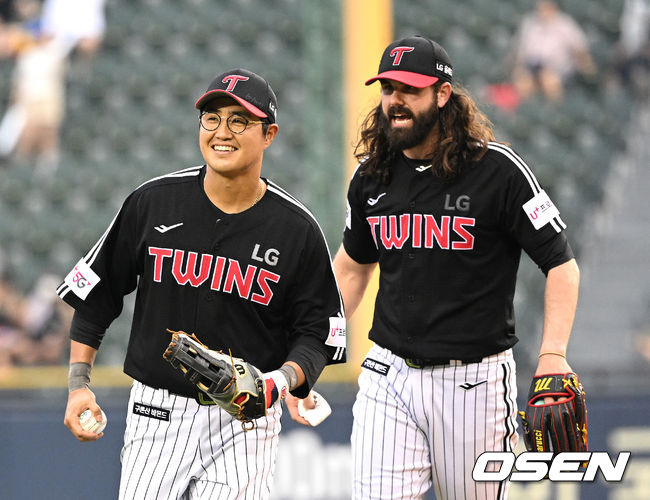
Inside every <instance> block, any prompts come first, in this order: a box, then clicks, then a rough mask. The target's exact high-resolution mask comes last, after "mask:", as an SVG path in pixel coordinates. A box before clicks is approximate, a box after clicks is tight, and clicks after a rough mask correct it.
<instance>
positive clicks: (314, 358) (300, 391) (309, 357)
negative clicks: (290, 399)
mask: <svg viewBox="0 0 650 500" xmlns="http://www.w3.org/2000/svg"><path fill="white" fill-rule="evenodd" d="M327 360H328V357H327V354H325V353H323V352H321V351H320V350H319V349H314V347H313V346H310V345H305V344H301V345H297V346H296V347H295V348H294V349H292V350H291V353H290V354H289V357H288V358H287V361H293V362H294V363H296V364H297V365H298V366H300V368H302V371H303V373H304V374H305V383H304V384H302V385H301V386H298V387H296V388H295V389H294V390H293V391H291V394H293V395H294V396H296V397H297V398H306V397H307V396H308V395H309V391H310V390H311V388H312V386H313V385H314V384H315V383H316V380H317V379H318V377H319V376H320V374H321V372H322V371H323V369H324V368H325V365H327Z"/></svg>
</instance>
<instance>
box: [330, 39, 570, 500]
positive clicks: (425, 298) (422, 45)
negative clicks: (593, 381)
mask: <svg viewBox="0 0 650 500" xmlns="http://www.w3.org/2000/svg"><path fill="white" fill-rule="evenodd" d="M373 82H378V83H379V85H380V92H381V101H380V103H379V104H378V105H377V107H376V108H375V109H373V110H372V111H371V112H370V113H369V115H368V116H367V118H366V120H365V122H364V123H363V125H362V128H361V136H360V141H359V143H358V145H357V149H356V151H355V153H356V157H357V159H358V160H359V161H360V164H359V166H358V168H357V170H356V172H355V173H354V175H353V177H352V180H351V181H350V185H349V190H348V207H347V217H346V225H345V230H344V236H343V244H342V246H341V248H340V250H339V251H338V253H337V255H336V257H335V259H334V268H335V271H336V276H337V280H338V283H339V285H340V287H341V293H342V295H343V302H344V304H345V310H346V316H347V317H348V318H349V317H350V316H351V315H352V314H353V313H354V311H355V309H356V308H357V306H358V304H359V302H360V300H361V298H362V295H363V293H364V291H365V289H366V286H367V283H368V281H369V279H370V277H371V274H372V273H373V271H374V269H375V268H376V267H377V265H379V270H380V273H379V291H378V293H377V297H376V302H375V310H374V318H373V323H372V328H371V330H370V333H369V336H370V339H371V340H372V341H374V346H373V347H372V348H371V349H370V352H368V354H367V357H366V358H365V360H364V361H363V365H362V373H361V375H360V377H359V392H358V395H357V399H356V402H355V404H354V407H353V414H354V424H353V431H352V454H353V466H354V473H353V477H354V484H353V489H354V495H353V497H354V498H355V499H366V500H367V499H382V500H385V499H389V498H390V499H397V498H421V497H422V496H423V495H424V494H425V492H426V491H427V490H429V489H430V488H431V486H433V489H434V491H435V493H436V496H437V498H438V499H439V500H442V499H452V498H455V499H460V498H462V499H501V498H505V497H506V495H507V490H508V484H507V482H505V481H504V482H475V481H474V480H473V479H472V469H473V466H474V464H475V462H476V459H477V457H478V456H479V455H481V453H483V452H485V451H501V452H503V451H512V450H513V449H514V447H515V444H516V441H517V432H516V430H517V423H516V415H517V413H516V410H517V408H516V396H517V391H516V387H517V386H516V380H515V363H514V361H513V355H512V347H513V345H514V344H515V343H516V342H517V337H516V336H515V316H514V310H513V297H514V293H515V281H516V276H517V268H518V265H519V259H520V255H521V251H522V249H523V250H524V251H525V252H526V253H527V254H528V255H529V256H530V257H531V258H532V259H533V261H534V262H535V263H536V264H537V265H538V266H539V268H540V269H541V271H542V272H543V273H544V274H545V275H546V295H545V317H544V329H543V335H542V341H541V349H540V355H539V364H538V366H537V373H536V374H537V375H543V374H557V373H562V374H564V373H567V372H570V371H571V370H570V368H569V365H568V364H567V360H566V349H567V343H568V340H569V335H570V331H571V328H572V323H573V319H574V314H575V309H576V304H577V297H578V283H579V271H578V267H577V265H576V261H575V259H574V257H573V254H572V251H571V248H570V246H569V243H568V241H567V237H566V234H565V231H564V230H565V225H564V223H563V222H562V219H561V218H560V216H559V212H558V210H557V208H556V207H555V205H553V203H552V201H551V200H550V198H549V197H548V195H547V194H546V193H545V192H544V190H543V189H542V187H541V186H540V184H539V183H538V181H537V179H536V178H535V175H534V174H533V172H532V170H531V169H530V167H529V166H528V165H527V164H526V163H525V162H524V160H523V159H522V158H520V157H519V155H518V154H517V153H515V151H514V150H512V149H511V148H510V147H508V146H506V145H504V144H501V143H497V142H494V135H493V132H492V129H491V124H490V122H489V121H488V119H487V118H486V117H485V116H484V115H483V114H482V113H481V112H480V111H479V109H478V108H477V106H476V104H475V103H474V101H473V100H472V98H471V97H470V96H469V95H468V94H467V92H466V91H465V90H464V89H463V88H462V87H460V86H459V85H457V84H456V83H454V80H453V68H452V63H451V60H450V58H449V56H448V54H447V52H446V51H445V50H444V49H443V48H442V47H441V46H440V45H439V44H437V43H436V42H434V41H432V40H429V39H427V38H424V37H419V36H413V37H408V38H404V39H401V40H397V41H395V42H393V43H391V44H390V45H389V46H388V47H387V48H386V49H385V51H384V53H383V55H382V58H381V62H380V64H379V72H378V74H377V75H376V76H374V77H372V78H371V79H369V80H368V81H367V82H366V85H369V84H371V83H373ZM548 399H550V401H553V400H554V398H553V397H552V396H549V397H548Z"/></svg>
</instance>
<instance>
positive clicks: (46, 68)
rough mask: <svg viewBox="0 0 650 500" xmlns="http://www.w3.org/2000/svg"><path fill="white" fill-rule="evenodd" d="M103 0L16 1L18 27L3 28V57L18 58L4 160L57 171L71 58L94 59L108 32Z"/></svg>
mask: <svg viewBox="0 0 650 500" xmlns="http://www.w3.org/2000/svg"><path fill="white" fill-rule="evenodd" d="M104 3H105V0H45V2H44V3H43V5H42V10H41V3H40V2H39V1H37V0H15V5H14V10H15V12H16V14H17V18H18V20H19V22H16V23H14V24H11V25H5V29H3V30H2V33H1V34H0V55H3V54H4V55H5V57H6V56H10V57H14V58H15V61H16V62H15V67H14V72H13V77H12V87H11V96H10V100H9V106H8V108H7V110H6V111H5V114H4V117H3V118H2V121H0V157H8V156H9V155H12V154H14V155H15V156H16V157H18V158H23V159H25V160H26V161H28V162H31V161H33V162H34V164H35V166H36V171H37V173H41V174H46V175H51V173H52V171H53V170H54V169H55V168H56V167H57V165H58V161H59V151H60V145H59V141H60V128H61V125H62V122H63V118H64V114H65V85H66V68H67V57H68V56H69V55H70V54H71V53H75V51H76V53H80V54H82V55H85V56H91V55H94V53H95V52H96V50H97V49H98V47H99V46H100V44H101V41H102V39H103V35H104V29H105V19H104Z"/></svg>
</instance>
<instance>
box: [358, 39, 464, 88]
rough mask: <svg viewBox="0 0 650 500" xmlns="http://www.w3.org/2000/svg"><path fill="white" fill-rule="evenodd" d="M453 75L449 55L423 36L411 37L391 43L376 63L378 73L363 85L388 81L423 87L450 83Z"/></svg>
mask: <svg viewBox="0 0 650 500" xmlns="http://www.w3.org/2000/svg"><path fill="white" fill-rule="evenodd" d="M452 75H453V70H452V65H451V59H449V54H447V51H446V50H445V49H443V48H442V47H441V46H440V45H439V44H438V43H436V42H434V41H433V40H429V39H428V38H425V37H423V36H419V35H416V36H410V37H407V38H402V39H401V40H397V41H395V42H393V43H391V44H390V45H389V46H388V47H386V50H384V54H383V55H382V56H381V62H380V63H379V73H378V74H377V76H373V77H372V78H371V79H370V80H368V81H367V82H366V85H370V84H371V83H373V82H375V81H377V80H380V79H382V78H387V79H389V80H396V81H398V82H401V83H404V84H406V85H410V86H411V87H418V88H424V87H428V86H429V85H433V84H434V83H436V82H437V81H438V80H442V81H445V82H451V80H452Z"/></svg>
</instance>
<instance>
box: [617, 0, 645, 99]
mask: <svg viewBox="0 0 650 500" xmlns="http://www.w3.org/2000/svg"><path fill="white" fill-rule="evenodd" d="M620 27H621V36H620V39H619V41H618V44H617V46H616V51H615V66H616V68H617V73H618V75H619V76H620V78H621V82H622V83H623V85H624V86H625V88H627V89H629V90H631V91H632V93H633V94H634V95H636V96H638V97H646V98H647V97H648V95H649V94H650V3H649V2H648V0H626V1H625V4H624V6H623V12H622V14H621V21H620Z"/></svg>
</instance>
